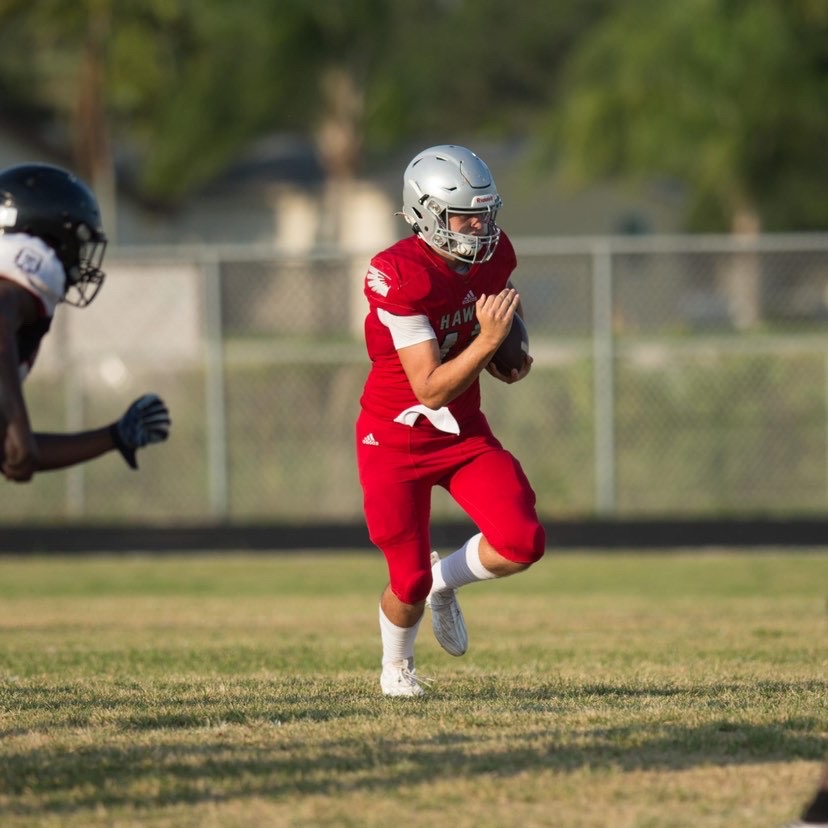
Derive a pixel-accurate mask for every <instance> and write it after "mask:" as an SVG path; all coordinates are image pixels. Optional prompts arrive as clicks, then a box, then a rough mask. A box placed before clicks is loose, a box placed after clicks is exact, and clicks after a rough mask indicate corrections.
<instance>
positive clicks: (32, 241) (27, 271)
mask: <svg viewBox="0 0 828 828" xmlns="http://www.w3.org/2000/svg"><path fill="white" fill-rule="evenodd" d="M0 279H5V280H7V281H10V282H14V283H15V284H17V285H20V287H22V288H23V289H24V290H27V291H28V292H29V293H31V294H32V295H33V296H34V297H35V298H36V299H37V300H38V303H39V305H40V316H39V318H38V319H37V320H35V321H34V322H31V323H29V324H27V325H24V326H23V327H22V328H21V329H20V330H19V331H18V332H17V350H18V354H19V357H20V365H19V371H20V379H21V381H22V380H24V379H25V378H26V376H27V375H28V373H29V371H30V370H31V368H32V365H34V361H35V358H36V357H37V352H38V350H39V349H40V341H41V340H42V339H43V337H44V336H45V335H46V333H47V332H48V330H49V326H50V324H51V322H52V317H53V316H54V315H55V308H56V307H57V304H58V302H60V300H61V299H62V298H63V295H64V293H65V288H66V273H65V271H64V269H63V264H62V263H61V261H60V259H58V257H57V254H56V253H55V251H54V250H52V248H51V247H49V245H48V244H46V242H44V241H43V240H42V239H39V238H36V237H35V236H30V235H28V234H27V233H10V234H2V235H0Z"/></svg>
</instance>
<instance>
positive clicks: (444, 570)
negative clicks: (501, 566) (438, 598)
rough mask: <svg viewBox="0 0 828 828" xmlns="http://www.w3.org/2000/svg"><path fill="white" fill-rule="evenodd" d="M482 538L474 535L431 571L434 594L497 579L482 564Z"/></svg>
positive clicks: (479, 535) (480, 535)
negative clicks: (442, 590)
mask: <svg viewBox="0 0 828 828" xmlns="http://www.w3.org/2000/svg"><path fill="white" fill-rule="evenodd" d="M482 537H483V535H482V534H481V533H478V534H477V535H474V537H471V538H469V539H468V540H467V541H466V542H465V543H464V544H463V545H462V546H461V547H460V548H459V549H456V550H455V551H454V552H452V553H451V554H450V555H446V557H445V558H443V559H442V560H441V561H440V563H438V564H435V565H434V567H433V568H432V570H431V575H432V578H433V582H434V583H433V586H432V587H431V591H432V592H437V591H438V590H441V589H459V588H460V587H461V586H465V585H466V584H473V583H475V582H476V581H488V580H491V579H492V578H496V577H497V575H495V574H494V573H493V572H489V570H488V569H486V567H485V566H483V564H482V563H481V562H480V539H481V538H482Z"/></svg>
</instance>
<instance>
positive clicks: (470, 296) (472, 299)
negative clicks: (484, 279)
mask: <svg viewBox="0 0 828 828" xmlns="http://www.w3.org/2000/svg"><path fill="white" fill-rule="evenodd" d="M476 301H477V297H476V296H475V295H474V291H473V290H470V291H469V292H468V293H467V294H466V298H465V299H464V300H463V304H464V305H470V304H471V303H472V302H476Z"/></svg>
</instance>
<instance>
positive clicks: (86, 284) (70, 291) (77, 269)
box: [63, 226, 106, 308]
mask: <svg viewBox="0 0 828 828" xmlns="http://www.w3.org/2000/svg"><path fill="white" fill-rule="evenodd" d="M81 229H84V230H85V229H86V227H85V226H84V227H83V228H80V227H79V228H78V232H79V234H80V230H81ZM104 253H106V239H94V240H89V241H85V242H81V243H80V244H79V245H78V264H77V265H74V266H73V267H69V268H67V269H66V295H65V296H64V297H63V301H64V302H66V304H67V305H74V306H75V307H76V308H85V307H86V306H87V305H88V304H89V303H90V302H91V301H92V300H93V299H94V298H95V297H96V296H97V295H98V291H99V290H100V289H101V285H102V284H103V280H104V272H103V270H101V265H102V264H103V258H104Z"/></svg>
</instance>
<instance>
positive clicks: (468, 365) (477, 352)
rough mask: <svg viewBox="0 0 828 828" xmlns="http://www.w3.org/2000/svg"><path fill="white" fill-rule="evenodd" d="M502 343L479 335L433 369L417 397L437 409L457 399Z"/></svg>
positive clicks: (424, 403) (478, 374)
mask: <svg viewBox="0 0 828 828" xmlns="http://www.w3.org/2000/svg"><path fill="white" fill-rule="evenodd" d="M498 344H499V343H498V342H497V341H496V340H495V341H494V342H492V341H491V340H490V339H489V338H488V337H487V338H483V339H481V337H479V336H478V337H477V338H476V339H475V340H473V341H472V343H471V344H470V345H469V347H468V348H466V350H465V351H462V352H461V353H459V354H458V355H457V356H456V357H455V358H454V359H450V360H449V361H448V362H444V363H442V364H441V365H438V366H437V367H436V368H435V369H434V370H433V371H432V372H431V374H430V375H429V376H428V378H427V380H426V382H425V383H424V386H423V388H422V389H421V391H420V393H418V394H417V398H418V399H419V400H420V402H421V403H423V405H427V406H428V407H429V408H433V409H438V408H442V407H443V406H444V405H448V404H449V403H450V402H452V401H453V400H456V399H457V398H458V397H459V396H460V395H461V394H462V393H463V392H464V391H465V390H467V389H468V388H469V387H470V386H471V385H472V383H474V381H475V380H476V379H477V378H478V377H479V376H480V374H481V372H482V371H483V370H484V369H485V368H486V366H487V365H488V364H489V363H490V362H491V361H492V357H493V356H494V353H495V351H496V350H497V346H498Z"/></svg>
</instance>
